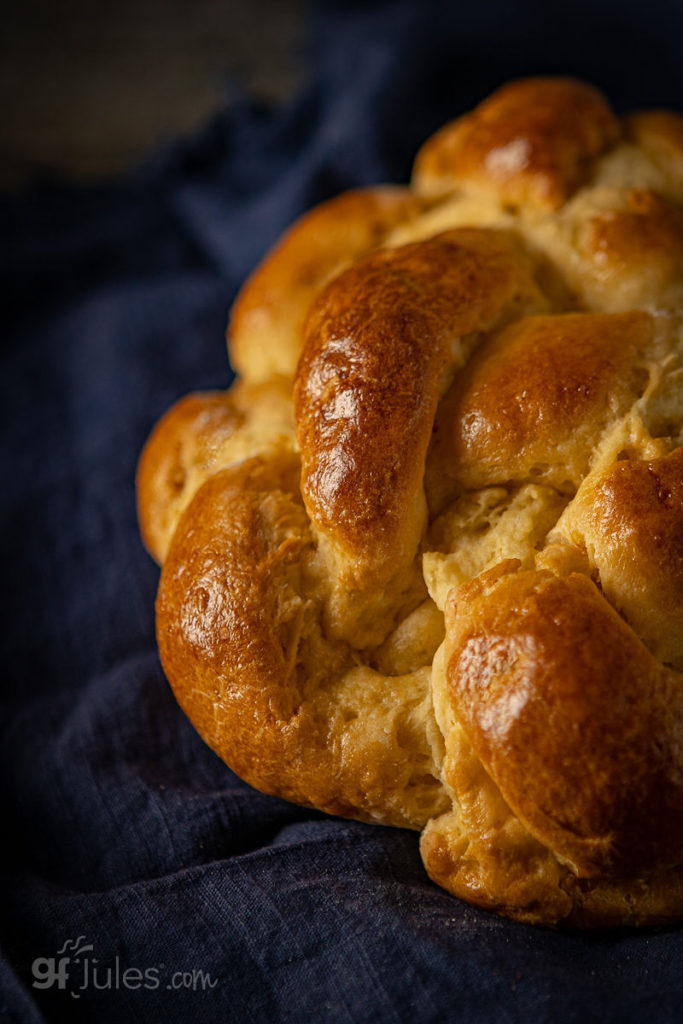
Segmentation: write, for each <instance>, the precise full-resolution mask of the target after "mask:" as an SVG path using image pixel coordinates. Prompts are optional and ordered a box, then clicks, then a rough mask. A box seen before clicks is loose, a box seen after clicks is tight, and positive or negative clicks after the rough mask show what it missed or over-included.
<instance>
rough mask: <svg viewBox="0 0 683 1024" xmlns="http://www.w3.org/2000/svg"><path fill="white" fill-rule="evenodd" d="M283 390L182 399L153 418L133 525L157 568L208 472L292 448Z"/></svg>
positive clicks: (275, 386)
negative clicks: (250, 458)
mask: <svg viewBox="0 0 683 1024" xmlns="http://www.w3.org/2000/svg"><path fill="white" fill-rule="evenodd" d="M288 392H289V389H288V388H287V387H286V386H284V385H283V381H282V380H281V379H280V378H271V379H270V380H269V381H267V382H265V383H263V384H256V385H251V384H244V383H242V382H238V383H237V384H236V385H235V386H234V387H233V388H232V389H231V390H230V391H208V392H202V393H197V394H193V395H187V396H186V397H185V398H181V399H180V401H178V402H176V404H175V405H174V406H172V407H171V408H170V409H169V411H168V412H167V413H166V414H165V415H164V416H163V417H162V418H161V419H160V420H159V422H158V423H157V425H156V426H155V428H154V430H153V431H152V433H151V435H150V437H149V439H148V441H147V443H146V445H145V447H144V449H143V452H142V455H141V457H140V461H139V464H138V471H137V498H138V520H139V523H140V530H141V533H142V537H143V540H144V542H145V545H146V547H147V549H148V551H149V552H150V554H151V555H152V557H153V558H155V559H156V561H157V562H159V564H161V563H162V562H163V561H164V559H165V557H166V552H167V551H168V545H169V543H170V541H171V537H172V536H173V532H174V530H175V528H176V526H177V523H178V520H179V519H180V516H181V514H182V512H183V511H184V509H185V508H187V506H188V504H189V503H190V500H191V499H192V497H193V495H194V494H195V493H196V491H197V490H198V489H199V487H200V486H201V484H202V483H203V482H204V480H205V479H206V478H207V476H209V475H210V474H211V473H215V472H216V471H217V470H219V469H221V468H223V467H224V466H227V465H229V464H230V463H232V462H237V461H239V460H240V459H244V458H248V457H250V456H251V455H254V454H256V453H257V452H267V451H269V450H271V449H278V448H284V449H287V450H291V448H293V446H294V422H293V417H292V411H291V401H290V399H289V393H288Z"/></svg>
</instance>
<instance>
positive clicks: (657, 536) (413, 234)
mask: <svg viewBox="0 0 683 1024" xmlns="http://www.w3.org/2000/svg"><path fill="white" fill-rule="evenodd" d="M682 204H683V119H681V118H680V117H678V116H677V115H675V114H673V113H670V112H665V111H655V112H650V113H644V114H639V115H636V116H633V117H630V118H626V119H625V120H623V121H619V120H618V119H617V118H616V116H615V115H614V113H613V112H612V111H611V109H610V107H609V105H608V103H607V101H606V100H605V99H604V97H602V96H601V95H600V93H599V92H597V90H595V89H593V88H592V87H590V86H588V85H585V84H583V83H580V82H576V81H574V80H570V79H530V80H527V81H522V82H515V83H511V84H510V85H508V86H505V87H504V88H503V89H500V90H499V91H498V92H496V93H495V94H494V95H493V96H492V97H491V98H490V99H488V100H486V101H485V102H484V103H482V104H481V105H480V106H479V107H478V108H477V109H476V110H475V111H474V112H473V113H471V114H466V115H464V116H462V117H460V118H458V119H457V120H456V121H454V122H453V123H452V124H449V125H447V126H446V127H445V128H443V129H442V130H441V131H440V132H438V133H437V134H436V135H435V136H434V137H433V138H432V139H431V140H429V141H428V142H427V143H426V144H425V146H424V147H423V149H422V150H421V151H420V153H419V154H418V157H417V160H416V165H415V172H414V177H413V183H412V186H411V187H410V188H408V187H406V188H398V187H390V186H381V187H378V188H376V189H365V190H361V191H358V192H353V193H348V194H346V195H344V196H341V197H340V198H338V199H334V200H331V201H330V202H328V203H325V204H323V205H322V206H321V207H318V208H317V209H316V210H314V211H312V212H311V213H309V214H307V215H306V216H305V217H304V218H302V219H301V220H300V221H299V222H298V223H297V224H296V225H295V226H294V227H293V228H292V229H291V230H290V231H289V232H288V233H287V235H286V236H285V237H284V239H283V240H282V241H281V242H280V243H279V244H278V245H277V246H276V247H275V248H274V250H273V251H272V252H271V253H270V254H269V255H268V256H267V257H266V259H265V260H264V262H263V263H262V264H261V265H260V267H258V268H257V269H256V270H255V271H254V273H253V274H252V276H251V278H250V279H249V280H248V281H247V283H246V284H245V286H244V288H243V289H242V291H241V293H240V295H239V296H238V298H237V300H236V303H235V305H234V307H233V312H232V316H231V320H230V326H229V332H228V334H229V348H230V352H231V355H232V358H233V361H234V364H235V367H236V369H237V371H238V378H237V381H236V383H235V384H234V385H233V387H232V388H231V389H230V390H229V391H227V392H208V393H202V394H195V395H192V396H189V397H188V398H186V399H183V400H182V401H181V402H179V403H178V404H177V405H176V406H174V408H173V409H172V410H171V411H170V412H169V413H167V414H166V416H165V417H164V418H163V419H162V420H161V422H160V423H159V424H158V425H157V427H156V428H155V430H154V431H153V433H152V435H151V437H150V439H149V441H148V443H147V445H146V447H145V450H144V452H143V454H142V456H141V460H140V465H139V470H138V509H139V518H140V524H141V530H142V534H143V538H144V540H145V543H146V544H147V546H148V548H149V550H150V551H151V553H152V554H153V555H154V557H155V558H156V559H157V561H158V562H159V563H160V564H161V565H162V571H161V579H160V586H159V594H158V599H157V636H158V642H159V650H160V654H161V659H162V662H163V666H164V669H165V671H166V674H167V676H168V678H169V681H170V683H171V685H172V687H173V689H174V691H175V693H176V695H177V698H178V700H179V702H180V704H181V705H182V707H183V708H184V710H185V711H186V713H187V715H188V716H189V718H190V719H191V720H192V722H193V723H194V725H195V726H196V728H197V729H198V730H199V732H200V733H201V735H202V736H203V737H204V739H205V740H206V742H207V743H208V744H209V745H210V746H211V747H212V748H213V749H214V750H215V751H216V752H217V753H218V754H219V755H220V756H221V757H222V758H223V759H224V760H225V761H226V763H227V764H228V765H229V766H230V767H231V768H233V769H234V770H235V771H236V772H237V773H238V774H239V775H241V777H242V778H244V779H245V780H246V781H248V782H249V783H251V784H252V785H254V786H256V787H257V788H259V789H261V790H262V791H264V792H266V793H271V794H274V795H277V796H282V797H285V798H286V799H289V800H293V801H296V802H298V803H301V804H304V805H307V806H311V807H316V808H319V809H321V810H325V811H328V812H330V813H334V814H340V815H346V816H349V817H355V818H358V819H360V820H363V821H368V822H375V823H379V824H391V825H398V826H403V827H407V828H414V829H419V830H421V831H422V838H421V851H422V856H423V860H424V863H425V867H426V869H427V871H428V873H429V874H430V876H431V877H432V878H433V879H434V880H435V881H436V882H437V883H438V884H440V885H442V886H443V887H445V888H446V889H448V890H449V891H450V892H452V893H453V894H455V895H456V896H459V897H461V898H463V899H466V900H469V901H471V902H474V903H477V904H479V905H481V906H484V907H487V908H490V909H492V910H496V911H498V912H500V913H503V914H506V915H508V916H511V917H514V918H517V919H519V920H524V921H530V922H534V923H543V924H550V925H560V924H561V925H569V926H579V927H596V926H603V925H616V924H645V923H655V922H665V921H673V920H676V919H678V918H680V917H683V825H682V824H681V823H682V822H683V205H682Z"/></svg>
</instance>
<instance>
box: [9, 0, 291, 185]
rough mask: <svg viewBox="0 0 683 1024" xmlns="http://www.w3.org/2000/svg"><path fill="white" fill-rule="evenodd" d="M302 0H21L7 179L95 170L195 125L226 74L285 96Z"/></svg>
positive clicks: (221, 96)
mask: <svg viewBox="0 0 683 1024" xmlns="http://www.w3.org/2000/svg"><path fill="white" fill-rule="evenodd" d="M307 11H308V4H307V2H306V0H252V2H246V0H237V2H234V0H233V2H231V0H118V2H116V3H113V2H112V0H100V2H93V0H63V2H61V3H54V2H52V3H49V2H46V0H24V2H23V3H21V2H17V3H15V4H14V5H13V7H12V9H11V10H7V11H6V12H5V13H4V14H3V21H4V25H3V32H2V33H1V34H0V105H1V109H2V121H3V131H2V140H1V142H0V145H1V147H2V149H1V151H0V155H1V157H2V159H1V160H0V187H2V188H5V189H7V188H13V187H16V186H17V185H18V184H21V182H23V181H25V180H27V178H30V177H32V176H35V174H36V172H38V173H41V172H43V173H44V172H45V171H46V170H47V171H48V172H50V173H52V172H57V173H59V174H63V175H66V176H68V177H69V178H72V179H77V180H82V179H90V180H92V179H97V178H101V177H106V176H109V175H111V174H115V173H116V172H117V171H119V170H121V169H123V168H125V167H126V166H129V165H131V164H134V163H136V162H139V161H140V160H142V159H144V157H145V156H146V155H148V154H149V153H150V152H152V151H153V150H154V148H155V147H156V146H158V145H160V144H161V143H163V141H164V140H166V139H169V138H172V137H174V136H177V135H179V134H183V133H189V132H192V131H193V130H195V129H197V128H198V127H199V126H200V125H201V124H202V123H203V122H204V121H206V120H207V119H208V118H209V117H210V116H211V114H212V113H213V112H215V111H216V110H218V109H219V108H220V107H221V106H224V105H225V103H226V99H227V96H228V80H229V78H230V77H234V78H237V79H239V80H240V81H241V82H242V83H244V84H245V85H246V86H247V87H248V88H249V89H250V90H252V91H253V92H254V93H256V94H258V95H261V96H263V97H264V98H267V99H275V100H277V99H285V98H287V97H288V96H289V95H291V94H292V93H293V92H294V90H295V89H296V86H297V84H298V83H299V80H300V67H301V53H300V51H301V46H302V43H303V36H304V25H305V22H306V14H307Z"/></svg>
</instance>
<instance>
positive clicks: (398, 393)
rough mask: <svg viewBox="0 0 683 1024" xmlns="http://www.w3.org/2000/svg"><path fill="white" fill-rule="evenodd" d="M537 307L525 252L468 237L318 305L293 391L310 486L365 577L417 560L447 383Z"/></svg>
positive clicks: (352, 283) (415, 249)
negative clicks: (437, 417)
mask: <svg viewBox="0 0 683 1024" xmlns="http://www.w3.org/2000/svg"><path fill="white" fill-rule="evenodd" d="M534 304H536V305H542V299H541V296H540V294H539V292H538V289H537V287H536V285H535V283H534V281H533V278H532V276H531V274H530V273H529V265H528V263H526V262H525V259H524V256H523V253H522V252H521V251H520V250H519V247H518V246H517V245H516V244H514V242H511V240H510V239H508V238H507V237H506V236H505V235H503V234H501V233H497V232H489V233H484V232H477V231H468V230H466V229H461V230H460V231H453V232H449V233H447V234H444V235H439V236H437V237H436V238H433V239H430V240H429V241H426V242H419V243H417V244H415V245H412V246H411V245H409V246H403V247H401V248H399V249H393V250H389V251H387V252H380V253H377V254H376V255H375V256H371V257H368V258H366V259H365V260H362V261H360V262H358V263H357V264H356V265H355V266H354V267H352V268H351V269H349V270H347V271H346V272H345V273H343V274H341V275H340V276H339V277H337V278H336V279H335V280H334V281H333V282H332V283H331V284H330V285H329V286H328V287H327V288H326V289H325V291H324V292H323V293H322V295H321V296H320V298H319V299H318V300H317V302H316V304H315V306H314V307H313V309H312V311H311V315H310V317H309V320H308V324H307V327H306V334H305V341H304V352H303V355H302V359H301V364H300V366H299V371H298V374H297V380H296V384H295V390H294V403H295V416H296V423H297V436H298V439H299V445H300V448H301V455H302V465H303V481H302V490H303V495H304V500H305V502H306V505H307V508H308V511H309V514H310V516H311V518H312V520H313V522H314V523H315V524H316V526H317V528H318V529H319V530H320V531H322V532H323V533H326V534H329V535H331V536H332V538H333V541H334V543H335V545H337V546H338V547H339V548H341V549H342V551H344V553H345V554H348V557H349V559H352V560H353V563H354V575H356V576H361V578H362V574H363V570H364V568H365V566H366V565H368V564H369V565H370V566H371V567H372V569H376V567H377V565H378V564H387V563H394V565H395V559H396V552H397V551H401V552H402V553H405V555H406V556H407V560H408V561H412V558H413V555H414V553H415V551H416V549H417V543H418V540H419V534H420V531H421V529H422V526H423V518H424V516H423V513H422V502H421V490H422V478H423V475H424V462H425V456H426V452H427V446H428V444H429V439H430V435H431V430H432V424H433V421H434V414H435V411H436V406H437V402H438V399H439V397H440V395H441V394H442V393H443V390H444V386H445V384H446V382H447V381H448V379H449V377H452V375H453V373H454V372H455V370H456V369H457V368H459V366H461V365H462V363H463V362H464V360H465V358H466V354H467V342H468V340H469V336H471V335H473V334H475V333H480V332H483V331H485V330H488V329H490V328H491V327H492V326H493V325H494V324H495V323H496V322H498V321H500V320H501V319H505V318H506V317H509V316H510V315H512V314H513V313H518V312H519V311H523V310H525V309H528V308H529V307H533V305H534ZM470 347H471V345H470Z"/></svg>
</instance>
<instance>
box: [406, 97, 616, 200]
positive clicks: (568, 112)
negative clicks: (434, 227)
mask: <svg viewBox="0 0 683 1024" xmlns="http://www.w3.org/2000/svg"><path fill="white" fill-rule="evenodd" d="M617 135H618V125H617V121H616V119H615V117H614V115H613V114H612V112H611V110H610V109H609V107H608V106H607V104H606V103H605V100H604V98H603V97H602V96H601V95H600V93H599V92H598V91H597V90H596V89H593V88H591V87H590V86H587V85H585V84H584V83H583V82H577V81H575V80H573V79H570V78H535V79H534V78H532V79H526V80H523V81H519V82H511V83H510V84H509V85H506V86H503V88H501V89H499V90H498V91H497V92H495V93H494V94H493V95H492V96H491V97H489V99H487V100H485V102H484V103H482V104H481V105H480V106H479V107H477V109H476V110H475V111H473V113H471V114H467V115H465V117H462V118H459V119H458V120H457V121H454V122H453V123H452V124H450V125H446V127H445V128H442V129H441V131H440V132H437V134H436V135H435V136H433V138H432V139H430V140H429V141H428V142H427V143H426V144H425V145H424V147H423V148H422V150H421V151H420V153H419V155H418V158H417V161H416V165H415V179H414V180H415V186H416V188H417V189H418V191H420V192H424V193H425V194H434V193H442V192H444V191H452V190H453V189H454V188H457V187H458V185H460V184H466V185H475V186H477V187H478V188H480V189H482V190H486V191H487V192H490V193H493V194H494V195H495V196H496V198H497V199H498V200H499V201H500V202H501V203H503V204H508V205H513V206H519V205H526V206H531V207H540V208H541V209H551V210H553V209H558V208H559V207H560V206H562V205H563V203H565V202H566V201H567V199H568V198H569V197H570V196H571V195H572V194H573V193H574V192H575V191H576V189H577V188H578V187H579V186H580V185H582V184H583V183H584V182H585V181H586V180H587V178H588V176H589V175H590V172H591V169H592V166H593V163H594V161H595V160H596V158H597V157H599V156H600V154H601V153H603V152H604V151H605V150H606V149H607V147H608V146H609V145H610V144H611V143H613V142H614V141H615V139H616V138H617Z"/></svg>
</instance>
